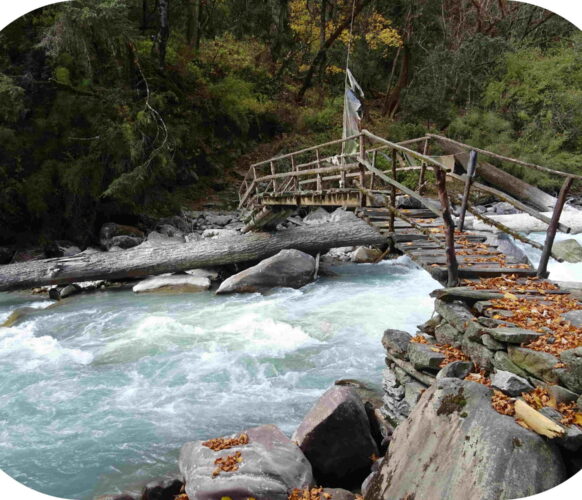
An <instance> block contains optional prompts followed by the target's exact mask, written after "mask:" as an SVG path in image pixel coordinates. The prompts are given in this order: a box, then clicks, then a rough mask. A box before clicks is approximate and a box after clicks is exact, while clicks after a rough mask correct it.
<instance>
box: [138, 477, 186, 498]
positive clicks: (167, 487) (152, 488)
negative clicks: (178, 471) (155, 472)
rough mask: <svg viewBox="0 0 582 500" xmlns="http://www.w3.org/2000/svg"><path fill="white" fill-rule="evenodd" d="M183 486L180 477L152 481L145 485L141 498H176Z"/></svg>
mask: <svg viewBox="0 0 582 500" xmlns="http://www.w3.org/2000/svg"><path fill="white" fill-rule="evenodd" d="M183 487H184V483H183V482H182V481H180V480H179V479H166V480H163V481H152V482H150V483H148V484H147V485H146V486H145V488H144V490H143V493H142V496H141V498H140V500H174V499H175V498H176V497H177V496H178V495H179V494H180V492H181V491H182V488H183Z"/></svg>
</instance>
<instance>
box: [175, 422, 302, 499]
mask: <svg viewBox="0 0 582 500" xmlns="http://www.w3.org/2000/svg"><path fill="white" fill-rule="evenodd" d="M246 433H247V435H248V437H249V443H248V444H246V445H242V446H235V447H233V448H230V449H227V450H222V451H213V450H211V449H210V448H207V447H206V446H203V445H202V441H195V442H190V443H186V444H185V445H184V446H183V447H182V449H181V451H180V459H179V461H178V465H179V468H180V472H181V474H182V476H183V477H184V482H185V483H186V494H187V495H188V498H189V499H190V500H209V499H220V498H222V497H231V498H237V499H241V498H248V497H254V498H257V499H259V498H269V499H272V500H287V492H288V491H289V490H291V489H294V488H307V487H310V486H312V485H313V473H312V470H311V465H310V464H309V462H308V461H307V459H306V458H305V456H304V455H303V453H302V452H301V450H300V449H299V447H298V446H297V445H295V444H294V443H293V442H291V441H290V440H289V438H287V437H286V436H285V435H284V434H283V433H282V432H281V431H280V430H279V429H278V428H277V427H275V426H274V425H263V426H261V427H255V428H253V429H249V430H248V431H246ZM237 451H238V452H240V453H241V458H242V461H241V462H240V464H239V469H238V470H237V471H234V472H221V473H220V474H219V475H218V476H215V477H214V476H213V475H212V473H213V471H214V470H215V469H216V465H215V464H214V462H215V460H216V459H217V458H223V457H226V456H232V455H233V454H235V453H236V452H237Z"/></svg>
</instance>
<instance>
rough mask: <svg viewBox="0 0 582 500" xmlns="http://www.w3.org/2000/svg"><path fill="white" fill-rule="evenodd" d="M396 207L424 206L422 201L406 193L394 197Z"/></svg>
mask: <svg viewBox="0 0 582 500" xmlns="http://www.w3.org/2000/svg"><path fill="white" fill-rule="evenodd" d="M396 208H407V209H411V208H413V209H414V208H424V207H423V206H422V203H420V201H418V200H417V199H416V198H412V197H411V196H407V195H399V196H397V197H396Z"/></svg>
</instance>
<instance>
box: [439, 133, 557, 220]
mask: <svg viewBox="0 0 582 500" xmlns="http://www.w3.org/2000/svg"><path fill="white" fill-rule="evenodd" d="M434 139H435V140H436V141H437V142H438V143H439V145H440V146H442V148H443V150H444V151H445V153H447V154H454V155H455V158H456V160H457V161H458V162H459V163H460V164H461V165H462V166H463V168H464V169H465V170H467V168H468V164H469V151H468V150H466V149H465V148H463V147H461V146H459V145H457V144H455V143H453V142H451V141H449V140H445V139H444V138H439V137H438V136H435V137H434ZM478 151H479V152H482V150H478ZM486 153H487V152H484V154H486ZM477 175H479V176H480V177H481V178H482V179H483V180H485V181H486V182H488V183H489V184H492V185H493V186H496V187H498V188H500V189H501V190H503V191H504V192H506V193H508V194H510V195H512V196H515V197H516V198H519V199H521V200H524V201H527V202H528V203H530V205H532V206H533V207H534V208H537V209H538V210H541V211H545V210H547V209H548V208H553V207H554V205H555V204H556V201H557V200H556V198H554V197H553V196H550V195H549V194H547V193H545V192H544V191H542V190H541V189H538V188H537V187H535V186H532V185H531V184H528V183H527V182H524V181H522V180H521V179H518V178H517V177H515V176H513V175H511V174H508V173H507V172H504V171H503V170H501V169H499V168H497V167H495V166H494V165H492V164H491V163H488V162H485V161H482V160H481V161H479V162H478V163H477Z"/></svg>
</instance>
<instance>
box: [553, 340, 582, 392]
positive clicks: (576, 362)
mask: <svg viewBox="0 0 582 500" xmlns="http://www.w3.org/2000/svg"><path fill="white" fill-rule="evenodd" d="M560 360H561V361H562V363H564V365H565V367H564V368H563V369H560V370H558V374H559V377H560V380H561V381H562V383H563V384H564V385H565V386H566V387H567V388H568V389H570V390H571V391H574V392H576V393H577V394H580V393H582V347H577V348H576V349H568V350H567V351H564V352H562V354H560Z"/></svg>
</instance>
